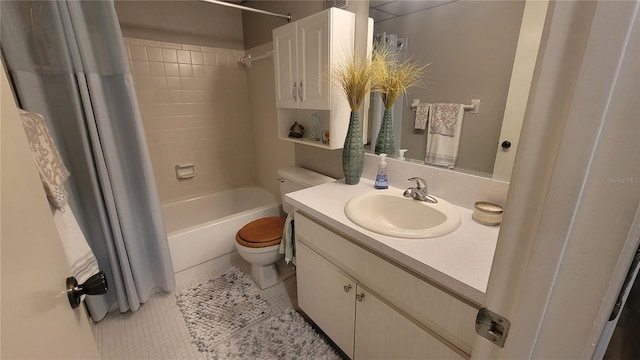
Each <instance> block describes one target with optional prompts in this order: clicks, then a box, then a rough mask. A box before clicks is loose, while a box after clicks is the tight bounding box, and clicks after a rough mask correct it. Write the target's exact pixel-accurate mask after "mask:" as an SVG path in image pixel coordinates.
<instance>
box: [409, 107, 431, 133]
mask: <svg viewBox="0 0 640 360" xmlns="http://www.w3.org/2000/svg"><path fill="white" fill-rule="evenodd" d="M430 105H431V104H426V103H419V104H418V106H416V120H415V123H414V126H413V127H414V129H417V130H424V129H426V128H427V121H428V120H429V107H430Z"/></svg>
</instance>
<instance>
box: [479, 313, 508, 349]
mask: <svg viewBox="0 0 640 360" xmlns="http://www.w3.org/2000/svg"><path fill="white" fill-rule="evenodd" d="M510 326H511V321H509V320H507V318H504V317H502V316H500V315H498V314H496V313H494V312H493V311H491V310H489V309H487V308H482V309H480V311H478V316H476V333H477V334H478V335H480V336H482V337H483V338H485V339H489V340H490V341H491V342H492V343H494V344H496V345H498V346H500V347H504V341H505V340H506V339H507V334H508V333H509V327H510Z"/></svg>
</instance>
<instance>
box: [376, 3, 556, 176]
mask: <svg viewBox="0 0 640 360" xmlns="http://www.w3.org/2000/svg"><path fill="white" fill-rule="evenodd" d="M532 3H536V1H529V2H527V1H525V0H519V1H462V0H454V1H451V0H448V1H434V0H424V1H423V0H380V1H374V0H372V1H371V2H370V9H369V16H370V17H371V18H373V19H374V30H373V37H374V43H375V42H380V41H384V42H385V43H386V44H387V45H388V46H391V47H392V49H395V51H397V53H398V56H399V58H400V59H401V60H402V59H408V58H411V59H413V60H415V61H417V62H420V63H423V64H426V63H428V64H430V65H429V66H428V67H427V69H426V72H425V79H424V87H422V88H412V89H410V90H409V94H408V95H407V96H406V97H403V98H400V99H399V100H398V101H397V102H396V104H395V106H394V108H393V118H394V120H393V121H394V136H395V138H396V142H395V143H396V149H400V148H404V149H407V152H406V154H405V157H406V158H407V159H410V160H411V161H417V162H420V161H424V159H425V151H426V146H427V144H426V137H427V136H426V132H425V130H416V129H415V128H414V124H415V117H416V112H415V110H414V109H412V107H411V104H412V102H415V100H414V99H418V100H419V102H421V103H462V104H468V105H470V104H471V102H472V99H479V100H480V104H479V107H478V113H470V112H469V111H465V114H464V119H463V126H462V132H461V135H460V144H459V147H458V158H457V161H456V165H455V168H454V170H457V171H462V172H466V173H472V174H477V175H481V176H487V177H493V178H496V179H500V180H506V181H508V180H509V178H510V174H511V166H512V160H511V163H510V164H508V165H506V166H507V167H508V169H507V170H505V171H503V172H504V173H503V174H499V171H498V173H494V165H495V163H496V157H498V158H500V156H502V155H503V154H501V153H505V154H506V156H507V157H511V158H513V157H514V156H515V149H516V147H517V143H518V137H519V134H520V127H519V126H520V125H518V124H517V123H518V122H519V123H520V124H521V122H522V118H523V116H524V109H525V107H526V101H527V99H528V95H529V88H530V81H531V77H532V76H533V68H534V65H535V57H536V56H537V54H538V48H539V44H540V34H541V32H542V28H543V25H544V16H545V14H546V4H545V5H544V8H542V7H540V6H538V7H537V9H533V10H532V7H535V6H537V5H535V4H532ZM525 5H526V6H525ZM534 10H535V11H534ZM527 21H528V22H527ZM521 28H525V29H527V31H523V32H522V34H521ZM512 74H513V76H514V77H515V78H514V81H512ZM527 79H528V80H527ZM508 98H509V101H507V99H508ZM371 101H372V103H371V106H370V114H369V124H368V131H367V132H368V134H367V136H368V139H369V140H370V143H371V144H372V146H371V148H372V149H373V143H374V142H375V139H376V136H377V133H378V130H379V128H380V122H381V120H382V112H383V110H384V108H383V106H382V104H381V101H380V100H379V95H377V94H374V95H372V100H371ZM510 107H511V109H510ZM514 107H515V108H514ZM505 114H506V116H505ZM503 120H504V124H503ZM512 121H513V122H515V123H516V125H515V128H516V129H517V130H516V131H513V130H511V131H512V132H513V134H512V135H507V134H506V133H505V134H503V136H501V132H503V131H505V130H503V128H505V127H506V128H509V127H513V126H511V125H510V124H508V123H509V122H512ZM503 125H504V126H503ZM426 131H428V130H426ZM505 137H506V138H505ZM505 140H507V141H509V142H510V143H511V144H512V146H511V148H510V149H503V148H502V146H500V145H501V143H502V142H504V141H505ZM393 156H397V153H396V154H393ZM501 166H503V167H504V166H505V165H501ZM496 167H498V166H496Z"/></svg>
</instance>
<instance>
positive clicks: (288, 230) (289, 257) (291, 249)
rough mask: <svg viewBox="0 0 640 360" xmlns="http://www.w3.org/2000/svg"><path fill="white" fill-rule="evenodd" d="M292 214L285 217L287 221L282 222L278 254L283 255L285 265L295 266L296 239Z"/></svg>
mask: <svg viewBox="0 0 640 360" xmlns="http://www.w3.org/2000/svg"><path fill="white" fill-rule="evenodd" d="M293 213H294V211H292V212H290V213H289V215H287V219H286V220H285V221H284V230H283V232H282V240H281V241H280V249H279V250H278V252H279V253H280V254H284V262H285V263H287V264H288V263H291V262H292V263H293V265H295V264H296V237H295V231H294V229H295V228H294V225H293V223H294V221H293Z"/></svg>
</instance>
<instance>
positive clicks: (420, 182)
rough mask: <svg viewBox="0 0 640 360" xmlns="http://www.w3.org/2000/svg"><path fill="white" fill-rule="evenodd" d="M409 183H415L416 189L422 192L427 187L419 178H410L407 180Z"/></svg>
mask: <svg viewBox="0 0 640 360" xmlns="http://www.w3.org/2000/svg"><path fill="white" fill-rule="evenodd" d="M409 181H415V182H416V187H417V188H418V190H423V189H425V188H426V187H427V182H426V181H425V180H424V179H423V178H421V177H417V176H416V177H412V178H409Z"/></svg>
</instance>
